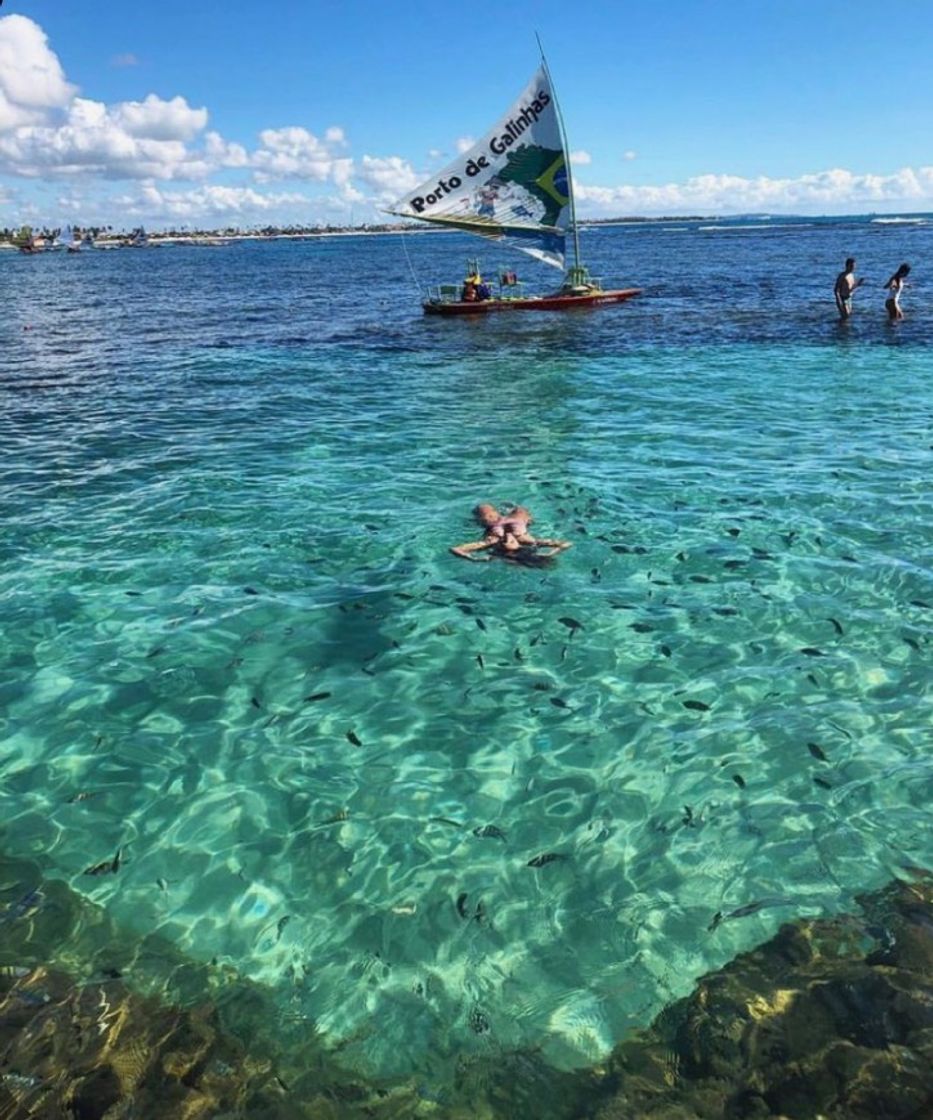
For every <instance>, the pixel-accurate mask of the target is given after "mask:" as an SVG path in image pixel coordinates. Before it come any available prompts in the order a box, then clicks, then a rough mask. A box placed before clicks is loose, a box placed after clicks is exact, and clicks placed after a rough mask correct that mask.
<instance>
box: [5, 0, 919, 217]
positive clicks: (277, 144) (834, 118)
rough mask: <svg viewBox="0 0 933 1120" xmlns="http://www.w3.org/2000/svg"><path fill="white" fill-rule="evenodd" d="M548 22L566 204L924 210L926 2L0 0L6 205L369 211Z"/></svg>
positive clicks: (472, 108)
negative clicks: (569, 182)
mask: <svg viewBox="0 0 933 1120" xmlns="http://www.w3.org/2000/svg"><path fill="white" fill-rule="evenodd" d="M536 30H537V31H538V32H539V34H540V35H541V37H542V39H543V41H544V43H545V47H546V49H547V52H548V57H549V61H550V64H551V69H552V72H553V75H554V79H555V81H556V84H557V89H558V93H559V95H560V98H561V102H562V107H563V111H564V117H565V119H566V123H567V126H568V130H569V133H570V143H571V148H572V149H573V151H574V153H575V155H574V175H575V182H576V184H577V192H578V203H579V209H580V212H581V214H583V215H591V216H610V215H626V214H642V215H653V214H663V213H681V214H682V213H701V214H727V213H743V212H747V211H766V212H771V213H782V212H789V213H811V214H813V213H818V214H820V213H826V214H831V213H863V212H868V211H876V212H879V213H899V212H908V211H918V210H933V152H931V150H930V149H931V137H933V66H931V64H930V58H931V55H933V51H931V48H933V5H931V4H926V3H923V4H911V5H902V6H901V7H900V8H890V7H885V6H879V5H878V4H877V3H872V4H869V3H867V2H864V0H854V2H851V3H841V2H838V0H821V2H820V3H818V4H815V3H813V2H812V0H809V2H808V3H804V2H802V0H773V2H763V0H746V2H745V3H739V2H732V0H728V2H727V0H708V2H700V0H694V2H687V0H668V2H667V3H665V4H663V5H647V4H635V3H631V2H629V0H624V2H621V3H616V4H606V3H595V2H591V0H580V2H578V3H576V4H573V5H568V4H565V3H556V2H552V0H540V2H539V3H537V4H536V5H534V4H528V3H527V2H526V3H521V4H519V3H510V2H506V3H501V4H498V5H485V6H483V5H475V6H473V7H470V6H468V5H464V4H457V5H452V4H444V3H440V2H439V0H438V2H435V3H423V2H421V0H410V2H409V3H407V4H404V5H385V4H381V3H363V2H362V0H348V2H344V3H339V4H338V3H321V2H313V0H312V2H309V0H266V3H264V4H257V3H256V2H255V0H253V2H252V3H246V2H245V0H225V2H224V3H222V4H206V3H197V2H193V0H184V2H183V0H157V2H156V0H153V2H151V3H148V2H146V0H80V2H79V0H4V2H3V6H2V7H0V225H5V224H13V223H15V222H19V221H32V222H49V223H55V224H59V223H62V222H65V221H69V222H74V223H79V224H80V223H83V222H99V221H104V222H109V223H113V224H115V225H132V224H135V223H137V222H139V221H144V222H146V223H148V224H152V225H167V224H179V225H180V224H189V225H197V224H199V223H201V224H204V225H211V226H217V225H226V224H231V225H243V226H246V225H253V224H265V223H266V222H270V221H294V222H302V223H313V222H319V221H335V222H346V221H348V220H350V219H351V218H352V220H353V221H355V222H361V221H367V220H378V210H379V207H380V206H383V205H385V204H386V203H387V202H389V201H390V200H391V199H393V198H395V197H397V196H400V195H402V194H403V193H405V191H407V190H409V189H411V188H412V187H414V186H415V185H417V183H418V182H419V181H420V180H421V179H422V178H425V177H427V176H428V175H429V174H430V173H431V172H432V171H435V170H438V169H439V168H440V167H441V166H443V165H444V163H446V162H447V160H449V159H450V157H451V156H452V155H453V154H454V153H455V152H456V151H457V146H458V143H462V142H465V141H466V139H468V138H471V137H472V138H475V137H476V136H478V135H480V134H482V133H483V132H484V131H485V130H486V128H487V127H488V126H489V125H490V124H491V123H492V121H493V120H495V119H496V118H497V117H498V116H499V115H500V114H501V113H502V112H503V111H504V109H505V108H506V107H507V106H508V104H509V103H510V102H511V100H512V99H513V98H514V97H515V95H516V94H517V93H518V92H519V91H520V90H521V89H522V87H523V86H524V84H525V82H526V80H527V79H528V77H529V76H530V74H531V72H532V71H533V70H534V69H535V67H536V65H537V61H538V58H537V50H536V45H535V39H534V32H535V31H536Z"/></svg>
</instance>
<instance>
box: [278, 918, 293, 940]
mask: <svg viewBox="0 0 933 1120" xmlns="http://www.w3.org/2000/svg"><path fill="white" fill-rule="evenodd" d="M291 920H292V916H291V914H286V915H285V916H284V917H283V918H279V920H278V922H276V926H275V940H276V941H281V940H282V930H284V929H285V927H286V926H287V925H288V923H289V922H290V921H291Z"/></svg>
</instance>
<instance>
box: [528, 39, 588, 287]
mask: <svg viewBox="0 0 933 1120" xmlns="http://www.w3.org/2000/svg"><path fill="white" fill-rule="evenodd" d="M535 39H537V41H538V50H539V51H540V52H541V65H542V66H543V67H544V72H545V74H547V80H548V84H549V85H550V87H551V95H552V97H553V98H554V108H555V109H556V110H557V123H558V126H559V127H560V139H561V143H562V144H563V146H564V155H565V158H566V161H567V197H568V198H569V199H570V225H571V227H572V229H573V265H574V269H575V270H576V269H579V267H580V231H579V230H578V229H577V207H576V203H575V201H574V197H573V174H572V173H571V170H570V146H569V145H568V143H567V129H566V128H565V127H564V114H563V113H562V112H561V111H560V100H559V99H558V97H557V89H556V87H555V85H554V79H553V78H552V77H551V68H550V66H548V64H547V58H546V57H545V54H544V47H543V46H542V45H541V36H540V35H539V34H538V33H537V31H536V32H535Z"/></svg>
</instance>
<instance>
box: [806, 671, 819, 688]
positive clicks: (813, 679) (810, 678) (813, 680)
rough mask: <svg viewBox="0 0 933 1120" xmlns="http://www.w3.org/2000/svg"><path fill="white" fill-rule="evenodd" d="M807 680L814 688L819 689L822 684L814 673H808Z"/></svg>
mask: <svg viewBox="0 0 933 1120" xmlns="http://www.w3.org/2000/svg"><path fill="white" fill-rule="evenodd" d="M807 680H808V681H809V682H810V684H812V685H813V687H814V688H819V686H820V682H819V681H818V680H817V679H816V677H815V676H814V675H813V674H812V673H807Z"/></svg>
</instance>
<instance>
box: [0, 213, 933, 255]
mask: <svg viewBox="0 0 933 1120" xmlns="http://www.w3.org/2000/svg"><path fill="white" fill-rule="evenodd" d="M931 217H933V215H931V214H930V213H928V212H915V213H910V212H907V213H898V214H878V213H874V212H871V213H867V214H765V213H758V214H729V215H719V214H665V215H663V216H661V217H650V218H645V217H614V218H581V219H580V221H579V223H578V225H579V227H580V228H581V229H599V228H604V227H611V226H615V227H618V226H635V227H638V226H650V225H666V224H670V223H671V222H690V223H696V222H729V223H732V222H741V221H746V222H755V223H760V224H761V225H762V227H763V228H764V227H765V226H766V225H767V223H768V222H772V221H773V222H775V224H778V225H779V224H784V223H787V222H792V221H807V222H823V221H837V222H846V221H851V222H864V221H871V222H877V223H880V224H891V225H898V224H910V223H918V222H923V221H925V220H928V219H930V218H931ZM85 231H88V232H90V234H91V235H92V237H93V239H94V245H95V246H96V247H97V248H104V249H116V248H120V247H122V246H126V245H128V244H129V241H130V237H131V236H132V235H131V234H128V233H124V232H120V233H115V232H113V230H112V229H105V228H103V227H99V226H98V227H94V226H89V227H80V229H79V232H85ZM59 232H60V231H59V230H56V229H50V228H48V227H44V228H42V229H40V230H36V231H35V232H34V237H35V238H36V239H38V240H42V241H46V242H51V241H52V240H53V239H54V238H55V237H56V236H57V235H58V233H59ZM457 232H460V231H458V230H451V229H443V228H437V227H435V226H425V225H418V224H416V223H414V222H411V223H409V222H394V223H392V224H386V225H362V226H314V227H297V228H296V227H285V228H280V227H268V228H266V229H263V230H250V231H247V232H241V231H240V230H237V229H235V228H231V227H227V228H226V229H223V230H193V231H188V230H174V229H169V230H162V231H159V232H154V233H150V234H148V235H147V237H146V241H147V242H148V244H149V245H150V246H158V245H194V246H205V247H211V246H214V247H220V246H223V245H228V244H232V243H233V242H237V241H317V240H320V239H322V238H331V237H375V236H383V235H387V234H442V233H457ZM16 236H17V234H16V231H14V230H11V229H6V230H0V249H15V248H17V245H16V244H15V243H14V238H15V237H16ZM52 247H54V248H61V246H60V245H59V246H52Z"/></svg>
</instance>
